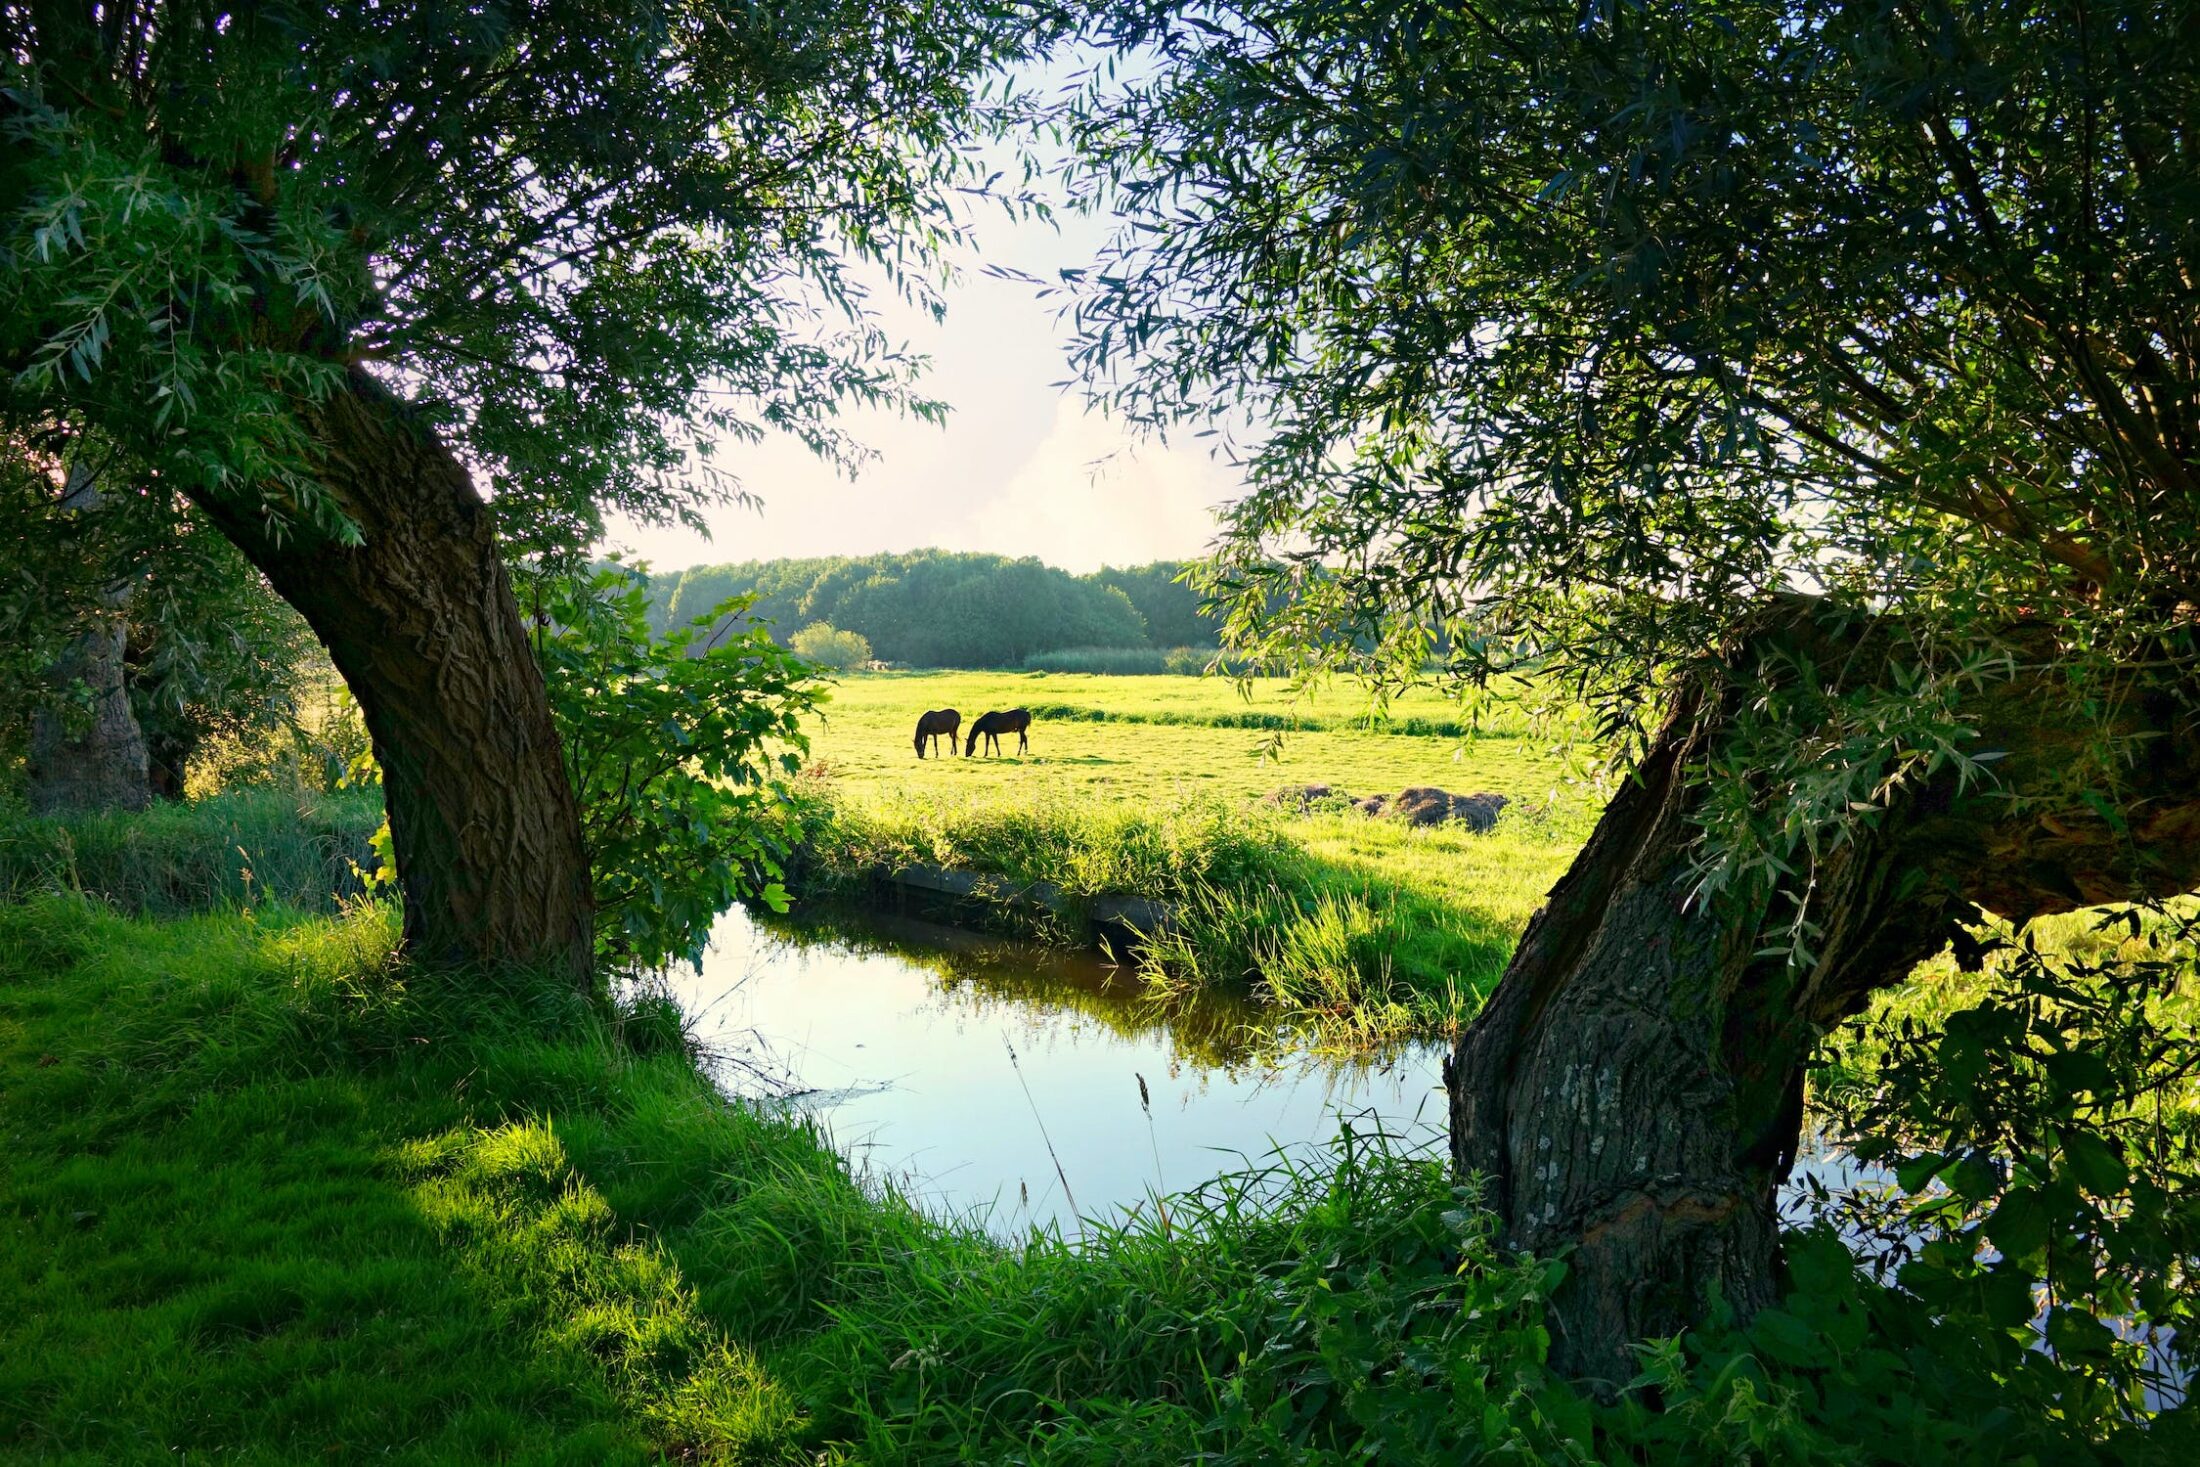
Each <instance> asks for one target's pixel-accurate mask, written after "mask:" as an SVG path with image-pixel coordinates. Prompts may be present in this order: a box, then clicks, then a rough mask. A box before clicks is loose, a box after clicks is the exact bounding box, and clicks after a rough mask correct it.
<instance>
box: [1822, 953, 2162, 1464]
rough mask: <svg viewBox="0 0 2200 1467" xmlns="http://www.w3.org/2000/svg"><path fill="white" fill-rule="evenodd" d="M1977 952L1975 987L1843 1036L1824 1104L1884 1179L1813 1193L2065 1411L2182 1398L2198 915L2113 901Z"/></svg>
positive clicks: (2129, 1408)
mask: <svg viewBox="0 0 2200 1467" xmlns="http://www.w3.org/2000/svg"><path fill="white" fill-rule="evenodd" d="M2118 933H2121V934H2122V938H2123V940H2122V941H2117V940H2115V937H2116V934H2118ZM2101 937H2106V938H2107V939H2108V940H2107V941H2106V942H2102V941H2100V938H2101ZM2088 947H2094V948H2096V950H2095V951H2092V952H2088V951H2087V950H2086V949H2087V948H2088ZM1970 956H1971V958H1972V960H1973V961H1974V962H1976V963H1978V964H1981V965H1983V966H1984V967H1985V969H1986V971H1985V974H1984V976H1983V977H1982V978H1981V980H1980V982H1979V987H1978V991H1977V992H1975V993H1972V994H1970V995H1968V999H1969V1001H1968V1003H1967V1004H1966V1005H1965V1006H1963V1007H1960V1008H1958V1009H1956V1010H1955V1011H1954V1012H1951V1013H1949V1014H1948V1015H1946V1017H1945V1018H1944V1019H1942V1020H1941V1021H1940V1022H1938V1023H1921V1022H1920V1021H1919V1019H1918V1017H1917V1016H1916V1015H1915V1014H1914V1013H1913V1012H1911V1011H1908V1010H1906V1009H1902V1008H1890V1009H1888V1010H1885V1011H1883V1012H1881V1013H1880V1014H1878V1015H1876V1016H1875V1017H1874V1018H1873V1019H1872V1020H1871V1021H1870V1022H1869V1023H1868V1024H1867V1025H1865V1026H1863V1027H1862V1028H1860V1029H1859V1030H1858V1031H1857V1032H1855V1033H1853V1034H1848V1035H1844V1036H1843V1037H1842V1039H1841V1040H1840V1042H1839V1043H1838V1044H1837V1045H1836V1046H1835V1050H1836V1055H1837V1056H1845V1057H1847V1058H1848V1060H1849V1064H1850V1068H1848V1069H1847V1070H1846V1072H1845V1073H1842V1074H1841V1075H1840V1076H1839V1078H1838V1079H1837V1080H1836V1082H1835V1083H1833V1084H1830V1085H1828V1086H1825V1087H1823V1100H1824V1103H1825V1105H1826V1109H1827V1120H1826V1124H1827V1126H1828V1128H1829V1130H1830V1131H1831V1133H1832V1134H1833V1135H1835V1136H1837V1137H1839V1138H1842V1139H1843V1140H1844V1142H1845V1143H1846V1144H1848V1145H1849V1146H1851V1147H1852V1149H1853V1150H1854V1152H1855V1154H1856V1156H1857V1157H1858V1159H1859V1160H1860V1161H1863V1162H1865V1163H1867V1164H1870V1165H1872V1166H1874V1167H1876V1168H1878V1169H1879V1173H1880V1175H1881V1176H1882V1177H1883V1178H1884V1179H1885V1180H1884V1181H1882V1182H1880V1183H1878V1184H1877V1185H1872V1184H1867V1185H1864V1186H1861V1187H1858V1188H1856V1189H1853V1190H1849V1191H1844V1192H1842V1193H1840V1194H1837V1195H1834V1196H1830V1197H1825V1198H1821V1199H1820V1202H1821V1205H1822V1207H1823V1208H1824V1210H1825V1211H1826V1212H1827V1213H1828V1215H1829V1216H1830V1217H1831V1218H1832V1219H1833V1220H1835V1221H1836V1222H1838V1223H1840V1224H1841V1225H1842V1226H1843V1228H1844V1229H1846V1230H1847V1231H1849V1232H1850V1233H1851V1234H1853V1235H1855V1236H1857V1237H1859V1238H1862V1239H1865V1240H1868V1248H1867V1255H1868V1256H1869V1257H1870V1259H1871V1261H1872V1263H1873V1266H1874V1267H1875V1268H1876V1269H1877V1270H1878V1271H1879V1272H1881V1273H1883V1274H1886V1275H1888V1276H1890V1277H1894V1278H1898V1279H1899V1281H1900V1283H1901V1286H1902V1288H1903V1289H1904V1290H1905V1291H1907V1292H1909V1293H1911V1294H1914V1295H1915V1296H1917V1298H1918V1299H1920V1300H1921V1301H1922V1302H1923V1304H1924V1305H1925V1306H1926V1307H1928V1308H1931V1309H1932V1310H1933V1311H1935V1312H1936V1313H1937V1314H1939V1315H1941V1316H1943V1317H1945V1318H1947V1319H1949V1320H1950V1321H1952V1322H1955V1323H1958V1324H1960V1325H1962V1326H1963V1327H1965V1328H1966V1329H1968V1330H1969V1331H1971V1332H1972V1334H1973V1335H1974V1336H1975V1338H1976V1341H1977V1344H1976V1348H1977V1349H1978V1350H1979V1351H1980V1352H1981V1354H1982V1356H1985V1357H1987V1358H1990V1359H1991V1361H1992V1362H1993V1368H1995V1369H1996V1370H1998V1371H2002V1372H2005V1373H2007V1374H2008V1375H2009V1376H2010V1377H2012V1378H2013V1379H2015V1378H2028V1380H2029V1384H2028V1386H2027V1388H2028V1389H2031V1390H2037V1391H2040V1392H2042V1393H2043V1394H2044V1395H2046V1396H2047V1397H2049V1398H2050V1399H2052V1400H2053V1402H2054V1404H2055V1407H2056V1409H2058V1410H2060V1411H2062V1412H2064V1413H2065V1414H2067V1415H2068V1416H2069V1417H2070V1418H2071V1419H2073V1420H2077V1421H2095V1420H2113V1419H2116V1418H2118V1417H2120V1416H2124V1415H2136V1414H2138V1413H2139V1412H2140V1411H2141V1410H2142V1409H2143V1408H2144V1406H2145V1403H2146V1401H2147V1399H2148V1393H2149V1392H2158V1393H2161V1394H2163V1395H2166V1396H2167V1397H2169V1398H2170V1399H2177V1398H2180V1397H2182V1395H2183V1394H2184V1389H2183V1382H2184V1381H2185V1380H2186V1379H2187V1378H2188V1377H2189V1375H2190V1374H2191V1372H2192V1370H2193V1368H2194V1364H2195V1359H2196V1355H2200V969H2196V961H2200V922H2196V920H2195V919H2194V917H2193V916H2192V915H2191V913H2190V912H2171V913H2163V914H2158V915H2155V916H2153V917H2151V918H2148V917H2146V916H2144V915H2143V914H2141V913H2140V912H2137V911H2124V912H2117V913H2112V914H2109V915H2107V916H2104V917H2101V918H2099V919H2098V926H2097V928H2096V934H2095V935H2094V938H2093V941H2092V942H2080V943H2077V944H2074V945H2072V946H2070V947H2068V948H2066V949H2065V950H2062V951H2057V950H2055V949H2054V948H2050V947H2047V946H2043V944H2042V943H2041V942H2040V940H2039V938H2038V935H2037V934H2035V933H2027V934H2025V935H2024V936H2023V937H2022V938H2013V937H2011V936H2010V935H2008V934H2005V933H2001V932H1988V933H1987V934H1986V938H1985V941H1984V942H1982V943H1979V944H1977V946H1976V950H1975V951H1974V952H1972V953H1971V954H1970ZM2043 1342H2044V1344H2045V1347H2046V1351H2047V1352H2048V1353H2044V1354H2043V1353H2041V1351H2040V1349H2039V1347H2040V1345H2041V1344H2042V1343H2043ZM2049 1362H2052V1365H2050V1363H2049Z"/></svg>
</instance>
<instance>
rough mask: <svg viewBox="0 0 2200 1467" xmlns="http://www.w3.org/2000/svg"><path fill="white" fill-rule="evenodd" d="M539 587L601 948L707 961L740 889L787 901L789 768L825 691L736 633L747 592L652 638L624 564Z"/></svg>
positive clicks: (648, 959) (542, 641)
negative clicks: (716, 927)
mask: <svg viewBox="0 0 2200 1467" xmlns="http://www.w3.org/2000/svg"><path fill="white" fill-rule="evenodd" d="M530 591H531V594H532V595H533V596H534V597H535V598H536V616H535V626H536V631H535V655H536V658H537V660H538V661H539V662H540V663H541V665H542V671H543V677H544V680H545V681H546V682H547V684H548V686H549V690H550V706H551V712H552V713H553V715H554V716H555V717H556V719H557V723H558V735H559V739H560V741H561V743H562V745H563V749H564V755H565V767H566V773H567V775H568V776H569V778H570V779H571V780H572V784H573V795H574V799H575V800H576V801H577V802H578V804H579V806H580V813H581V829H582V832H583V836H584V838H585V840H586V842H587V848H588V857H589V871H590V875H591V879H592V882H593V886H594V890H595V899H596V926H597V946H598V948H599V951H600V953H601V955H602V956H603V957H604V958H605V959H606V960H607V961H609V962H610V963H611V964H613V965H614V967H621V968H623V967H632V966H639V967H643V968H655V967H661V966H663V965H664V964H667V963H670V962H674V961H686V962H691V963H692V962H699V961H700V960H701V957H702V951H703V946H704V944H705V943H706V942H708V941H709V938H710V927H711V923H712V922H713V921H714V920H716V918H717V917H718V914H719V913H721V912H723V911H725V910H726V908H728V907H730V906H731V905H733V903H734V902H736V901H738V900H740V899H742V898H744V897H755V898H757V899H760V900H762V901H764V902H766V903H768V904H770V905H771V906H773V907H775V908H779V907H784V906H785V903H786V893H785V891H784V890H783V889H782V888H781V886H780V884H779V877H780V874H781V871H780V862H781V861H782V859H783V858H784V857H785V854H786V851H785V847H784V845H783V843H782V840H781V836H780V831H781V830H782V829H783V826H784V822H783V821H781V820H779V819H778V818H776V812H777V811H778V809H779V807H780V805H781V804H782V802H783V799H784V792H783V789H782V787H781V785H780V783H779V782H778V778H777V774H786V775H791V774H793V773H794V772H795V771H796V770H798V769H800V768H801V766H802V758H801V755H802V752H803V751H804V750H805V749H807V748H808V741H807V739H806V737H805V736H804V734H803V731H802V720H803V719H804V718H805V717H806V716H808V715H810V714H812V713H814V712H815V711H816V709H817V707H818V705H819V704H820V703H821V702H822V701H823V696H824V695H823V692H822V690H821V689H820V688H819V687H818V686H817V684H816V683H815V682H814V681H813V680H812V673H811V670H810V668H809V667H808V666H807V665H805V664H804V663H803V662H802V661H800V660H799V659H797V658H795V657H793V656H791V655H790V654H788V653H787V652H785V651H784V650H782V649H781V648H780V647H779V646H777V645H776V644H775V643H774V642H773V641H772V639H771V638H770V636H769V635H767V634H766V633H765V632H764V630H763V629H762V628H760V627H755V626H748V627H747V629H746V630H743V631H740V632H738V633H735V632H733V631H731V628H733V627H734V626H736V625H739V624H742V622H743V618H742V617H741V611H742V609H743V608H742V605H741V603H739V602H733V603H728V604H725V605H721V606H718V607H713V608H712V609H711V612H710V613H709V614H708V615H706V616H702V617H699V618H697V619H696V620H695V621H694V622H693V623H691V624H689V625H688V626H685V627H682V628H679V629H676V630H674V631H672V632H670V633H668V634H666V635H664V636H662V637H656V636H652V635H651V633H650V630H649V620H648V591H647V590H646V588H645V587H644V586H643V584H642V583H641V581H640V580H639V579H638V578H637V577H634V576H632V575H629V574H628V573H626V572H625V571H623V570H620V569H618V568H612V569H609V570H600V571H595V572H591V573H589V574H587V575H585V576H582V577H575V578H566V577H556V576H549V577H542V578H539V579H537V580H536V581H535V582H534V583H533V584H532V586H531V588H530ZM713 628H716V630H713ZM775 770H776V771H777V774H775Z"/></svg>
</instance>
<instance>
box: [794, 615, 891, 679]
mask: <svg viewBox="0 0 2200 1467" xmlns="http://www.w3.org/2000/svg"><path fill="white" fill-rule="evenodd" d="M788 645H789V646H791V647H792V648H794V655H795V656H797V657H799V658H801V659H802V660H803V661H804V662H810V663H815V664H816V665H817V666H819V667H830V668H832V669H833V670H835V671H836V672H846V671H848V670H849V669H850V668H854V667H861V666H863V665H864V664H865V663H867V662H869V661H870V660H871V640H870V638H868V637H866V636H864V635H863V633H861V632H844V631H842V630H841V629H840V628H839V627H836V626H834V625H832V624H831V623H830V622H822V621H813V622H811V623H810V624H809V625H808V626H806V627H804V628H803V629H802V630H801V631H799V632H796V633H795V634H794V636H793V638H792V639H791V640H790V641H789V642H788Z"/></svg>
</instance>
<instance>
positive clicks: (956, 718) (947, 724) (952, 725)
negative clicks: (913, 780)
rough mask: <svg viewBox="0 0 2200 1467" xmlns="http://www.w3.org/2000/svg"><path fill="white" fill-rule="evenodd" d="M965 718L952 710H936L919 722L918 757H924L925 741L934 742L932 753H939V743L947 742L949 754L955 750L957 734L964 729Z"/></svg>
mask: <svg viewBox="0 0 2200 1467" xmlns="http://www.w3.org/2000/svg"><path fill="white" fill-rule="evenodd" d="M962 722H963V716H962V715H961V714H960V713H957V712H956V711H955V710H954V709H952V708H935V709H933V710H932V711H931V712H930V713H927V714H925V715H924V716H923V717H922V718H920V719H918V720H917V757H918V758H919V759H922V758H923V757H924V741H925V740H926V739H930V740H932V752H933V753H935V754H936V753H938V752H939V747H940V745H939V741H940V740H941V739H943V738H944V739H946V740H947V748H948V752H950V753H953V752H954V749H955V732H956V730H958V729H960V728H961V727H962Z"/></svg>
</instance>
